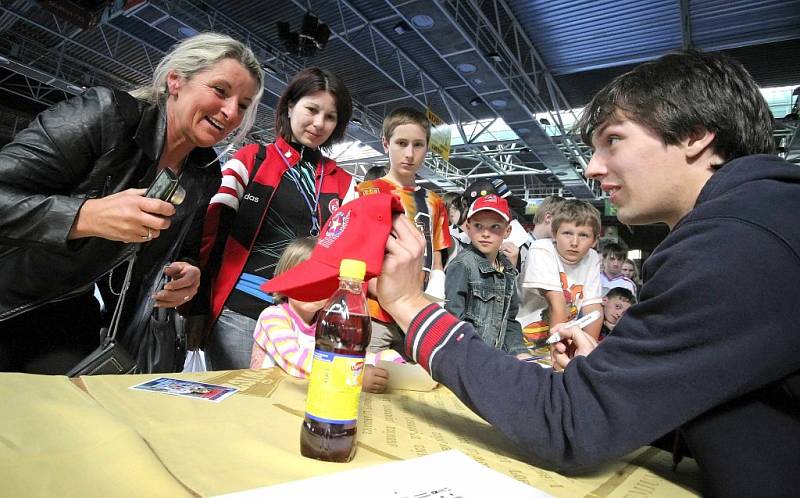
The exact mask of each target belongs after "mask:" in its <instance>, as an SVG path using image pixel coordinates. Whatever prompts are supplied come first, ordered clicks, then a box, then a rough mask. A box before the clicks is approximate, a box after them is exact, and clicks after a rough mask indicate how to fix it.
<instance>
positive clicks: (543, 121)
mask: <svg viewBox="0 0 800 498" xmlns="http://www.w3.org/2000/svg"><path fill="white" fill-rule="evenodd" d="M539 124H543V125H545V126H550V120H549V119H547V118H541V119H540V120H539Z"/></svg>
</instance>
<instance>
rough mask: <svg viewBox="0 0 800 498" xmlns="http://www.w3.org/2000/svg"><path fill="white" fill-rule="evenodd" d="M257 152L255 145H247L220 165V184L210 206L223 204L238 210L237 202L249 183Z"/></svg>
mask: <svg viewBox="0 0 800 498" xmlns="http://www.w3.org/2000/svg"><path fill="white" fill-rule="evenodd" d="M257 151H258V145H257V144H251V145H248V146H246V147H243V148H242V149H240V150H238V151H237V152H236V153H235V154H234V155H233V157H232V158H231V159H230V160H228V161H227V162H226V163H225V164H223V165H222V184H221V185H220V188H219V190H218V191H217V193H216V194H215V195H214V197H212V198H211V202H210V204H211V205H214V204H223V205H225V206H228V207H229V208H231V209H233V210H234V211H238V210H239V201H240V200H241V198H242V196H243V195H244V191H245V189H246V188H247V185H248V183H250V171H252V169H253V163H254V161H255V155H256V152H257Z"/></svg>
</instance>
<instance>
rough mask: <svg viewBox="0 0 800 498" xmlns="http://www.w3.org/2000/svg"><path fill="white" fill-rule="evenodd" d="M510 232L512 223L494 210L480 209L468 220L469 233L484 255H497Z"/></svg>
mask: <svg viewBox="0 0 800 498" xmlns="http://www.w3.org/2000/svg"><path fill="white" fill-rule="evenodd" d="M509 233H511V225H509V223H508V222H507V221H506V220H504V219H503V217H502V216H500V215H499V214H497V213H495V212H493V211H478V212H477V213H475V214H473V215H472V217H471V218H470V219H468V220H467V235H469V239H470V240H471V241H472V245H473V246H475V248H476V249H477V250H478V251H480V253H481V254H483V255H484V256H493V255H496V254H497V251H499V250H500V245H501V244H502V243H503V239H505V238H506V237H508V235H509Z"/></svg>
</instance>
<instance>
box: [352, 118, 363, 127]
mask: <svg viewBox="0 0 800 498" xmlns="http://www.w3.org/2000/svg"><path fill="white" fill-rule="evenodd" d="M350 122H351V123H353V124H354V125H356V126H363V125H364V122H363V121H361V120H360V119H358V118H353V119H351V120H350Z"/></svg>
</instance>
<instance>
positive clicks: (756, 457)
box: [406, 155, 800, 496]
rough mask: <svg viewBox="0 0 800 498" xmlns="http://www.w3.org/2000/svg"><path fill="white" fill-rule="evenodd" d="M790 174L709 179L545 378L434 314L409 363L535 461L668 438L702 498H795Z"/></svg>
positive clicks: (798, 231)
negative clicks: (591, 339)
mask: <svg viewBox="0 0 800 498" xmlns="http://www.w3.org/2000/svg"><path fill="white" fill-rule="evenodd" d="M799 249H800V167H798V166H796V165H792V164H789V163H786V162H785V161H783V160H781V159H779V158H777V157H774V156H766V155H758V156H749V157H744V158H740V159H736V160H733V161H731V162H729V163H728V164H726V165H725V166H724V167H722V168H721V169H720V170H719V171H717V172H715V173H714V174H713V175H712V177H711V178H710V180H709V181H708V182H707V183H706V185H705V186H704V188H703V189H702V191H701V193H700V196H699V197H698V199H697V202H696V204H695V206H694V208H693V209H692V211H690V212H689V213H688V214H687V215H686V216H685V217H684V218H683V219H682V220H681V221H680V222H679V223H678V224H677V225H676V226H675V228H674V229H673V230H672V231H671V233H670V234H669V235H668V236H667V238H666V239H665V240H664V241H663V242H662V243H661V244H660V245H659V246H658V248H657V249H656V250H655V251H654V253H653V254H652V255H651V257H650V258H649V259H648V260H647V262H646V264H645V267H644V272H645V275H646V282H647V283H646V284H645V285H644V287H643V288H642V291H641V301H640V303H639V304H636V305H634V306H632V307H631V308H630V309H629V310H628V312H627V313H626V314H625V316H624V317H623V318H622V319H621V320H620V322H619V323H618V324H617V326H616V328H615V329H614V333H613V334H611V335H610V336H608V337H607V338H606V339H605V340H604V341H603V342H602V343H601V344H600V345H599V346H598V347H597V349H596V350H594V351H593V352H592V354H590V355H589V356H587V357H578V358H575V359H574V360H573V361H572V362H571V363H570V365H569V366H568V367H567V369H566V371H565V372H564V373H563V374H561V373H554V372H553V371H552V370H550V369H545V368H542V367H540V366H538V365H536V364H532V363H524V362H520V361H518V360H516V359H515V358H514V357H512V356H508V355H506V354H504V353H503V352H502V351H499V350H496V349H494V348H492V347H491V346H488V345H487V344H486V343H484V342H483V341H482V340H481V339H480V338H479V337H478V336H477V335H475V333H474V332H473V330H472V327H471V326H470V325H469V324H466V323H462V322H459V321H458V320H456V319H455V318H454V317H452V316H451V315H448V314H447V313H446V312H444V311H443V310H441V309H440V308H439V307H438V306H436V305H432V306H430V307H428V308H425V309H424V310H423V311H422V312H420V313H419V315H417V317H416V318H415V319H414V320H413V322H412V323H411V325H410V327H409V330H408V333H407V336H406V348H407V353H408V354H409V356H411V357H412V358H414V359H415V360H416V361H418V362H419V363H420V364H421V365H422V366H423V367H425V368H426V369H427V370H429V371H430V373H431V375H432V376H433V378H434V379H436V380H437V381H439V382H441V383H443V384H444V385H446V386H447V387H449V388H450V389H451V390H452V391H453V392H454V393H455V394H456V395H457V396H458V397H459V398H460V399H461V400H462V401H464V402H465V403H466V404H467V405H468V406H469V407H470V408H471V409H473V410H474V411H475V412H476V413H478V414H479V415H480V416H482V417H483V418H484V419H486V420H487V421H488V422H489V423H491V424H492V425H493V426H494V427H495V428H497V429H498V430H499V431H501V432H502V433H503V434H505V435H506V436H507V437H508V438H509V439H511V440H512V441H514V442H515V443H516V444H517V445H519V446H520V447H521V448H522V449H523V450H524V451H525V452H526V453H527V454H528V455H529V456H530V458H531V459H532V460H533V461H535V462H536V463H537V464H539V465H542V464H544V465H546V466H552V467H556V468H565V469H566V468H576V467H584V466H589V465H594V464H599V463H601V462H604V461H607V460H609V459H612V458H616V457H620V456H622V455H624V454H625V453H627V452H629V451H631V450H634V449H636V448H638V447H640V446H642V445H645V444H648V443H649V442H651V441H654V440H655V439H657V438H658V437H660V436H662V435H664V434H666V433H667V432H669V431H671V430H673V429H675V428H678V427H681V429H682V432H683V434H684V437H685V439H686V442H687V444H688V446H689V448H690V449H691V451H692V453H693V455H694V457H695V458H696V460H697V462H698V465H699V466H700V468H701V470H702V471H703V476H704V486H705V489H704V492H705V493H706V494H709V495H713V496H765V493H766V494H768V495H769V496H797V495H798V493H800V408H799V407H800V402H799V401H798V400H800V397H799V395H800V389H799V388H798V386H799V385H800V377H798V372H800V299H798V297H800V296H799V295H800V293H798V285H799V284H800V253H798V250H799Z"/></svg>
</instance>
